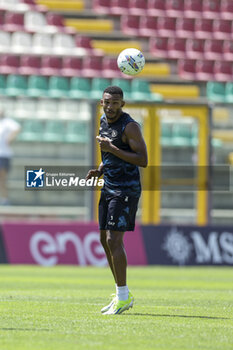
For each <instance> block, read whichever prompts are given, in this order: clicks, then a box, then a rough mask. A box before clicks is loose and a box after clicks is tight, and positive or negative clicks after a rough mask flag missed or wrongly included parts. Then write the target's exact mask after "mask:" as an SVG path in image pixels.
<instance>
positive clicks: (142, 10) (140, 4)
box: [129, 0, 147, 16]
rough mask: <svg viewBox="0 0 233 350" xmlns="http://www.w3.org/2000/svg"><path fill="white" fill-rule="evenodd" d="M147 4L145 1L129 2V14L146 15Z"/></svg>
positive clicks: (134, 0)
mask: <svg viewBox="0 0 233 350" xmlns="http://www.w3.org/2000/svg"><path fill="white" fill-rule="evenodd" d="M146 10H147V2H146V1H145V0H129V14H131V15H135V16H143V15H146Z"/></svg>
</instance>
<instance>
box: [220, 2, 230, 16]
mask: <svg viewBox="0 0 233 350" xmlns="http://www.w3.org/2000/svg"><path fill="white" fill-rule="evenodd" d="M220 15H221V18H222V19H229V20H231V21H232V20H233V1H229V0H222V1H221V8H220Z"/></svg>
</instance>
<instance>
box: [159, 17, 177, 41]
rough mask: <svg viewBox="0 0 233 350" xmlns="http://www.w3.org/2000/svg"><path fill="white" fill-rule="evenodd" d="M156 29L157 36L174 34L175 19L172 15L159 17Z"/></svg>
mask: <svg viewBox="0 0 233 350" xmlns="http://www.w3.org/2000/svg"><path fill="white" fill-rule="evenodd" d="M157 30H158V35H159V36H165V37H172V36H174V35H175V31H176V19H175V18H172V17H159V18H158V24H157Z"/></svg>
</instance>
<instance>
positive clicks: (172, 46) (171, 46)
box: [168, 38, 186, 59]
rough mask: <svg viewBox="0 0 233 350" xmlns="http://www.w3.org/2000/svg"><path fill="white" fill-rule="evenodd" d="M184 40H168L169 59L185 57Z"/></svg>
mask: <svg viewBox="0 0 233 350" xmlns="http://www.w3.org/2000/svg"><path fill="white" fill-rule="evenodd" d="M185 51H186V39H183V38H170V39H168V55H169V57H170V58H175V59H177V58H185V57H186V52H185Z"/></svg>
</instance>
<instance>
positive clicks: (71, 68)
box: [61, 57, 82, 77]
mask: <svg viewBox="0 0 233 350" xmlns="http://www.w3.org/2000/svg"><path fill="white" fill-rule="evenodd" d="M61 74H62V75H63V76H65V77H74V76H76V77H79V76H81V75H82V58H80V57H63V60H62V69H61Z"/></svg>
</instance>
